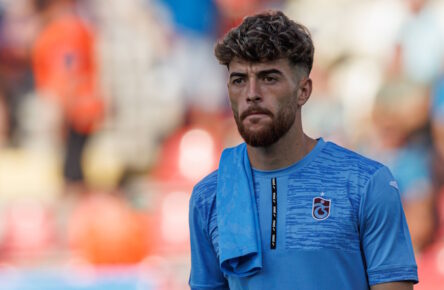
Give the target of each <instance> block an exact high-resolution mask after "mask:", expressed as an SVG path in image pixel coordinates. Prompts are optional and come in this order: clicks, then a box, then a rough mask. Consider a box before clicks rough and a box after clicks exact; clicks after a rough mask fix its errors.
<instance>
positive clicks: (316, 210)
mask: <svg viewBox="0 0 444 290" xmlns="http://www.w3.org/2000/svg"><path fill="white" fill-rule="evenodd" d="M321 195H324V194H323V193H321ZM330 208H331V199H325V198H322V197H320V196H317V197H315V198H313V208H312V211H311V213H312V215H313V218H314V219H315V220H319V221H321V220H325V219H327V218H328V217H329V216H330Z"/></svg>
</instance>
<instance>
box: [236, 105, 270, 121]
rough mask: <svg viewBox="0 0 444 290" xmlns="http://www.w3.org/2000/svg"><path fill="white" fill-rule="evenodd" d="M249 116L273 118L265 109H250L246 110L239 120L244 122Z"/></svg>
mask: <svg viewBox="0 0 444 290" xmlns="http://www.w3.org/2000/svg"><path fill="white" fill-rule="evenodd" d="M250 116H253V117H254V116H257V117H260V116H270V117H271V116H273V114H272V113H271V112H270V111H269V110H267V109H257V108H251V109H248V110H246V111H245V112H243V113H242V115H241V120H245V119H246V118H247V117H250Z"/></svg>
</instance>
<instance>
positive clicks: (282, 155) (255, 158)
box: [247, 122, 317, 170]
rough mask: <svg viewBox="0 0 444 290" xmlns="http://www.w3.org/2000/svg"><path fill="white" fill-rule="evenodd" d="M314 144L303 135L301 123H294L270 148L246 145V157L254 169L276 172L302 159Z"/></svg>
mask: <svg viewBox="0 0 444 290" xmlns="http://www.w3.org/2000/svg"><path fill="white" fill-rule="evenodd" d="M297 124H298V125H297ZM316 142H317V141H316V140H314V139H312V138H310V137H308V136H307V135H305V134H304V132H303V131H302V125H301V122H295V124H294V125H293V126H292V128H290V130H289V131H288V132H287V133H286V134H285V135H284V136H282V137H281V138H280V139H279V140H278V141H277V142H276V143H273V144H272V145H270V146H267V147H252V146H250V145H247V151H248V157H249V159H250V163H251V166H252V167H253V168H255V169H259V170H276V169H280V168H285V167H288V166H290V165H292V164H294V163H296V162H298V161H299V160H301V159H302V158H304V157H305V156H306V155H307V154H308V153H309V152H310V151H311V150H312V149H313V148H314V146H315V145H316Z"/></svg>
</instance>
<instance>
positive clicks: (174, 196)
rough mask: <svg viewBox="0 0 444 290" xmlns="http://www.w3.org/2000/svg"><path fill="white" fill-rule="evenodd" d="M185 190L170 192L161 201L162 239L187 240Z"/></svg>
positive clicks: (175, 241)
mask: <svg viewBox="0 0 444 290" xmlns="http://www.w3.org/2000/svg"><path fill="white" fill-rule="evenodd" d="M189 199H190V196H189V195H188V194H187V193H185V192H179V191H178V192H171V193H168V194H167V195H166V197H165V198H164V199H163V201H162V210H161V224H162V226H161V230H162V237H163V240H164V241H166V242H168V243H173V244H180V243H185V242H186V241H188V238H189V236H188V218H187V217H188V202H189Z"/></svg>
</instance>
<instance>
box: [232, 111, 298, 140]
mask: <svg viewBox="0 0 444 290" xmlns="http://www.w3.org/2000/svg"><path fill="white" fill-rule="evenodd" d="M253 113H260V114H266V115H268V116H270V117H271V118H272V122H271V123H270V124H268V125H266V126H264V128H262V129H261V130H259V131H251V130H248V128H245V126H244V124H243V121H244V119H245V118H246V117H248V116H249V115H251V114H253ZM233 114H234V119H235V121H236V124H237V129H238V131H239V134H240V135H241V137H242V138H243V139H244V140H245V142H246V143H247V144H248V145H250V146H253V147H267V146H270V145H272V144H274V143H276V142H277V141H278V140H279V139H280V138H281V137H282V136H284V135H285V134H286V133H287V132H288V130H290V128H291V126H292V125H293V123H294V120H295V118H296V112H295V110H294V108H293V106H291V105H288V106H283V107H281V109H280V110H279V111H278V112H277V114H276V116H275V115H274V114H273V113H272V112H271V111H269V110H267V109H264V108H261V107H259V106H251V107H249V108H248V109H247V110H246V111H245V112H243V113H242V114H241V116H240V117H239V114H238V113H237V112H235V111H233Z"/></svg>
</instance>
